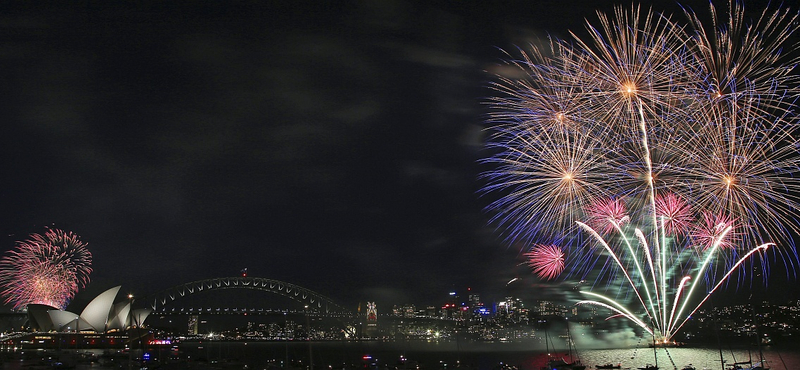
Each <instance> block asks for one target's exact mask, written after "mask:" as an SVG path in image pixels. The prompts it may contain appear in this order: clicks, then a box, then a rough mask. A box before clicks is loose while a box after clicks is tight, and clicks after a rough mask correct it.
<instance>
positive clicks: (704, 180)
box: [485, 2, 800, 339]
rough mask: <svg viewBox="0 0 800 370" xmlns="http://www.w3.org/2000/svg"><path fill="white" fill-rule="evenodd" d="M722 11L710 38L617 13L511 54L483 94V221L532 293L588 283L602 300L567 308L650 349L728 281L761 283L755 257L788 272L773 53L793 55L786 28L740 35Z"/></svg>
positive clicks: (793, 133) (786, 164)
mask: <svg viewBox="0 0 800 370" xmlns="http://www.w3.org/2000/svg"><path fill="white" fill-rule="evenodd" d="M729 7H730V9H729V10H730V11H729V13H730V16H729V18H728V19H727V20H721V19H720V17H718V15H717V11H716V8H715V7H714V6H713V5H712V6H711V7H710V11H711V19H712V23H711V24H710V25H706V24H705V23H703V22H701V20H700V17H699V16H697V15H696V14H695V13H693V12H691V11H690V10H686V14H685V15H686V17H687V18H688V25H681V24H679V23H678V22H677V21H675V20H674V19H673V18H672V17H670V16H666V15H662V14H660V13H656V12H653V11H652V10H648V11H644V10H642V9H641V8H639V7H633V8H631V9H627V10H626V9H625V8H622V7H618V8H616V9H615V12H614V13H613V14H612V15H611V16H608V15H605V14H599V26H593V25H592V24H588V26H587V31H588V35H589V36H588V37H587V38H581V37H579V36H577V34H574V33H573V34H572V39H571V40H565V41H560V40H552V41H551V42H550V43H549V44H548V46H547V48H546V49H539V48H536V47H532V48H531V49H532V50H530V51H523V52H521V55H522V58H521V59H520V60H514V61H511V62H509V64H510V65H511V66H514V67H517V68H519V69H521V70H522V71H524V72H525V75H526V77H525V78H514V77H502V76H501V77H500V79H499V82H497V83H496V84H495V85H494V87H495V88H496V90H497V92H498V93H499V95H500V96H499V97H496V98H493V99H492V101H491V105H490V106H491V108H492V113H491V116H490V120H489V122H490V124H491V125H492V135H491V136H490V139H489V146H490V147H491V148H493V149H494V151H495V153H497V154H496V155H494V156H492V157H490V158H488V159H487V162H488V163H490V164H492V165H493V170H491V171H490V172H488V173H487V174H486V176H487V178H488V185H487V186H486V188H485V190H486V191H487V192H491V193H496V194H499V195H500V196H499V197H498V199H497V200H496V201H494V202H493V203H492V204H490V206H489V210H490V211H491V212H493V213H494V214H493V222H498V223H500V224H503V225H504V226H506V229H507V235H508V238H509V239H511V240H514V241H522V242H526V243H533V244H535V245H536V247H534V248H533V249H532V251H531V252H529V254H528V255H527V257H528V258H529V261H528V263H529V265H530V266H531V267H532V268H533V269H534V271H535V272H536V273H537V274H538V275H540V276H541V277H542V278H546V279H552V278H555V277H556V276H557V275H559V274H561V271H558V273H554V272H555V270H553V269H551V267H553V266H559V265H560V266H563V269H564V272H565V273H564V274H561V276H563V277H565V278H568V277H576V276H577V277H580V278H581V279H583V278H584V277H586V276H590V275H591V276H594V277H596V279H597V280H596V282H597V283H596V284H594V286H595V287H603V286H605V287H607V288H608V289H606V292H614V293H613V294H612V296H607V295H604V294H600V293H604V292H600V293H598V292H596V291H583V292H582V293H583V294H585V295H586V296H587V297H588V298H590V299H586V300H584V301H581V302H580V303H582V304H594V305H599V306H603V307H606V308H609V309H610V310H611V311H613V313H614V315H617V316H623V317H626V318H628V319H630V320H631V321H633V322H635V323H636V324H638V325H640V326H641V327H643V328H644V329H645V330H647V331H648V332H650V333H653V335H654V336H658V337H659V338H662V339H670V338H671V337H672V336H673V335H674V334H675V333H676V332H677V331H678V330H679V329H680V328H681V326H682V325H683V323H684V322H685V321H686V319H687V318H688V317H689V316H690V315H691V313H692V312H693V311H694V310H696V309H697V308H699V307H700V305H702V304H703V302H705V300H706V299H707V298H708V297H709V295H710V294H711V293H713V292H714V291H715V290H717V289H718V288H719V287H720V286H722V284H723V283H724V282H725V281H727V280H728V279H729V278H730V276H731V275H732V274H733V273H734V272H735V271H737V270H739V267H740V266H742V265H744V264H747V265H748V266H750V265H755V264H756V263H758V261H761V264H760V266H762V268H763V269H764V273H766V272H767V271H766V269H767V264H766V263H765V262H764V261H763V260H761V259H759V257H758V256H756V255H761V258H763V257H765V256H766V253H765V252H766V251H767V250H768V249H769V250H770V251H775V252H774V254H773V255H774V256H779V257H780V258H783V259H784V260H785V261H786V262H787V265H788V266H789V267H790V271H793V270H794V266H796V265H797V263H798V255H797V251H796V249H795V248H794V245H793V243H792V241H791V234H792V233H797V232H798V222H797V218H798V217H797V216H798V214H797V210H798V205H800V203H799V200H798V194H800V180H798V179H800V176H798V175H800V170H799V169H800V152H799V151H798V149H799V148H800V141H798V139H797V138H798V137H800V136H798V134H800V130H798V128H800V125H798V121H797V117H796V115H795V110H796V109H795V108H796V107H795V101H796V99H797V98H798V97H799V96H800V94H798V82H799V81H798V77H797V76H796V74H794V72H793V68H794V66H795V65H797V63H798V61H800V59H798V56H797V55H785V54H783V53H782V51H784V50H795V49H796V48H794V47H793V45H791V44H790V43H789V40H790V39H791V37H792V35H793V34H794V33H795V32H796V31H797V29H798V26H797V20H798V16H797V14H794V13H790V12H788V11H786V10H778V11H774V12H770V11H764V12H763V13H762V15H761V18H759V19H757V20H755V21H754V22H753V23H752V24H748V23H747V22H745V17H744V10H743V8H742V6H741V5H739V4H737V3H736V2H730V3H729ZM552 240H557V241H558V243H561V244H563V246H561V247H558V246H555V245H553V243H552ZM542 245H545V246H547V247H542ZM772 246H779V247H777V248H770V247H772ZM565 251H566V253H565ZM556 252H558V253H556ZM565 254H566V255H569V259H567V260H564V255H565ZM742 270H746V269H742ZM790 273H792V272H790ZM740 278H741V277H740ZM614 281H623V282H624V283H623V286H622V287H620V286H618V285H614V283H613V282H614ZM622 288H626V289H622ZM696 292H702V293H698V296H697V297H695V296H694V294H695V293H696ZM699 294H703V295H702V296H700V295H699ZM623 297H634V298H633V302H636V304H634V306H635V307H637V309H634V310H633V311H632V310H630V309H629V308H628V307H627V306H626V304H627V303H626V304H622V303H620V302H618V300H617V298H620V299H621V298H623ZM626 299H627V298H626Z"/></svg>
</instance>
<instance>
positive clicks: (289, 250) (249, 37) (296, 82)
mask: <svg viewBox="0 0 800 370" xmlns="http://www.w3.org/2000/svg"><path fill="white" fill-rule="evenodd" d="M612 3H613V2H607V1H602V2H595V1H588V0H582V1H574V2H573V1H533V0H531V1H512V2H505V1H502V2H501V1H420V2H406V1H399V0H398V1H383V0H382V1H371V0H365V1H346V2H295V1H234V2H211V1H186V2H181V1H175V2H172V1H170V2H156V1H153V2H130V3H126V2H102V1H97V2H95V1H80V2H74V3H73V4H69V5H58V3H57V2H52V3H48V2H36V3H22V2H20V3H17V4H13V5H8V4H6V5H4V6H3V8H2V9H0V14H2V15H0V34H2V40H3V42H2V43H0V66H2V68H0V76H1V77H2V80H0V81H2V85H0V91H2V97H3V98H2V100H0V101H1V102H2V103H0V104H2V112H3V122H2V126H0V127H2V128H1V129H0V137H1V138H2V145H0V150H1V151H2V154H3V157H4V158H5V159H4V160H3V162H2V163H3V174H4V177H3V180H2V186H0V211H1V212H2V220H0V221H1V222H0V228H2V234H0V235H2V240H0V250H8V249H11V248H13V247H14V243H15V241H17V240H20V239H24V238H25V237H26V236H27V235H28V234H30V233H33V232H38V233H42V232H44V230H45V227H57V228H61V229H64V230H69V231H73V232H75V233H77V234H79V235H80V236H81V237H82V239H83V240H84V241H85V242H87V243H88V244H89V249H90V251H91V252H92V253H93V255H94V264H93V268H94V272H93V273H92V276H91V277H92V280H93V283H92V284H91V286H90V289H89V290H94V291H98V292H99V290H102V289H105V288H108V287H111V286H114V285H118V284H122V285H123V290H127V291H132V292H134V293H135V294H137V295H142V294H148V293H154V292H156V291H159V290H162V289H165V288H168V287H171V286H174V285H178V284H181V283H185V282H189V281H193V280H202V279H206V278H214V277H223V276H233V275H237V274H238V273H239V271H240V270H241V269H243V268H245V267H246V268H248V271H249V274H250V276H258V277H266V278H273V279H277V280H282V281H286V282H290V283H294V284H298V285H301V286H303V287H306V288H308V289H311V290H314V291H317V292H319V293H322V294H324V295H327V296H329V297H331V298H333V299H334V300H335V301H338V302H341V303H343V304H345V305H348V306H350V307H355V304H357V302H363V301H368V300H369V301H373V300H375V301H378V302H379V305H380V304H383V305H391V304H402V303H407V302H411V303H416V304H418V305H423V304H433V303H441V300H442V299H444V297H446V294H447V292H448V291H449V290H450V289H453V288H459V289H460V288H464V287H466V286H471V287H473V288H474V289H475V290H476V291H478V292H479V293H482V294H484V295H485V296H489V297H501V296H502V295H503V294H505V293H506V292H505V291H503V290H502V287H503V286H504V284H505V282H506V281H508V279H510V278H511V277H514V276H517V275H519V274H521V273H524V272H525V271H524V269H521V268H520V267H518V266H517V265H518V264H519V262H520V260H519V259H518V254H517V252H518V249H519V248H518V247H515V246H509V245H507V244H506V243H504V242H503V240H502V235H501V233H499V232H497V231H495V230H494V227H493V226H491V225H487V219H488V215H487V214H486V213H485V212H483V211H482V208H483V207H484V206H485V205H486V204H487V203H488V202H489V200H490V199H486V198H482V197H480V195H479V192H478V190H479V189H480V187H481V183H480V181H479V175H480V173H481V171H483V170H485V168H482V167H481V165H479V164H478V160H479V159H480V158H482V157H483V156H485V155H486V152H485V151H484V149H483V144H484V143H483V142H484V133H483V131H482V129H483V121H484V119H485V113H486V110H485V107H484V106H483V105H482V102H485V101H486V98H487V97H488V96H489V95H490V94H492V92H491V90H490V89H488V87H487V85H488V83H489V82H490V81H491V80H492V75H491V74H490V73H487V72H485V71H487V70H491V69H492V66H494V65H495V64H497V63H498V62H499V61H500V60H501V59H502V58H504V54H503V53H502V52H501V51H500V50H499V49H511V50H513V48H514V47H515V45H524V44H526V43H528V42H530V41H531V40H532V37H540V38H542V37H546V36H547V34H548V33H550V34H553V35H557V36H559V35H561V36H564V35H566V34H567V33H566V32H567V30H568V29H578V30H580V29H582V24H583V19H584V18H590V19H594V11H595V9H596V7H598V6H599V7H601V8H604V9H608V8H609V5H610V4H612ZM125 4H127V5H125ZM212 4H214V5H212ZM656 8H660V9H668V10H670V11H675V10H676V9H678V8H677V5H676V4H675V3H672V2H667V3H665V4H664V5H657V6H656ZM701 8H702V6H701ZM384 307H385V306H384Z"/></svg>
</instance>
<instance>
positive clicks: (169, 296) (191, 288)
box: [138, 276, 354, 317]
mask: <svg viewBox="0 0 800 370" xmlns="http://www.w3.org/2000/svg"><path fill="white" fill-rule="evenodd" d="M230 289H247V290H255V291H260V292H265V293H272V294H275V295H278V296H280V297H284V298H288V299H289V300H290V301H293V302H295V303H297V305H295V308H286V307H283V308H274V307H273V308H264V307H227V306H224V307H223V306H216V307H212V306H206V307H186V305H175V304H173V302H175V301H181V300H183V299H185V298H188V297H190V296H192V295H196V294H200V293H209V292H218V291H223V290H230ZM138 302H139V303H138V305H139V306H142V305H146V308H149V309H151V310H153V314H204V313H209V314H213V313H230V314H245V313H250V314H273V313H274V314H282V313H286V312H298V313H299V312H302V313H305V314H312V315H316V316H328V317H351V316H353V314H354V313H353V312H352V311H351V310H348V309H346V308H344V307H343V306H342V305H340V304H338V303H336V302H334V301H333V300H332V299H331V298H329V297H326V296H324V295H322V294H320V293H317V292H315V291H312V290H310V289H307V288H304V287H301V286H299V285H296V284H292V283H287V282H284V281H279V280H274V279H267V278H260V277H247V276H235V277H224V278H212V279H205V280H197V281H192V282H188V283H185V284H181V285H178V286H174V287H171V288H169V289H165V290H163V291H160V292H158V293H155V294H150V295H148V296H146V297H144V298H142V299H141V300H138ZM298 307H299V308H298Z"/></svg>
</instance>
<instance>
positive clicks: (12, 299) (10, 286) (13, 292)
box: [0, 229, 92, 309]
mask: <svg viewBox="0 0 800 370" xmlns="http://www.w3.org/2000/svg"><path fill="white" fill-rule="evenodd" d="M91 264H92V254H91V253H90V252H89V251H88V250H87V249H86V243H84V242H82V241H81V240H80V239H79V238H78V236H77V235H75V234H73V233H71V232H64V231H62V230H57V229H49V230H48V231H47V232H46V233H45V234H44V235H40V234H31V235H30V237H29V238H28V240H25V241H22V242H17V246H16V248H15V249H14V250H11V251H9V252H7V253H6V255H5V256H4V257H3V258H2V259H0V286H2V291H1V292H2V295H3V296H4V297H5V303H6V304H13V306H14V308H15V309H21V308H24V307H26V306H27V305H28V304H44V305H48V306H52V307H56V308H60V309H64V308H65V307H66V306H67V304H68V303H69V301H70V300H71V299H72V297H73V296H74V295H75V293H76V292H77V291H78V289H80V288H82V287H84V286H86V284H87V283H88V282H89V274H90V273H91V272H92V268H91Z"/></svg>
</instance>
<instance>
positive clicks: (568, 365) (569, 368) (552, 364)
mask: <svg viewBox="0 0 800 370" xmlns="http://www.w3.org/2000/svg"><path fill="white" fill-rule="evenodd" d="M585 369H586V365H584V364H582V363H581V360H575V361H573V362H567V361H566V360H564V358H563V357H561V358H554V357H551V358H550V360H548V361H547V364H546V365H545V366H544V367H542V370H585Z"/></svg>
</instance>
